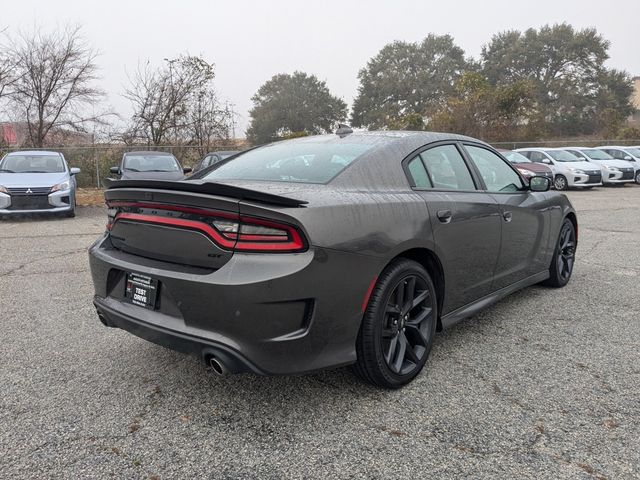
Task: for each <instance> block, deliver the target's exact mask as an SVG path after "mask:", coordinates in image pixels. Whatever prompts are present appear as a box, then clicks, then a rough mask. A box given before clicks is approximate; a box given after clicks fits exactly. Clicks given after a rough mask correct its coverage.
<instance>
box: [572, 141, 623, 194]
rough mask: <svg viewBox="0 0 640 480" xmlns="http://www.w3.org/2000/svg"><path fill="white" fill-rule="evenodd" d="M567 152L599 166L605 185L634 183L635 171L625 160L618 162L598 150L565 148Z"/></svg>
mask: <svg viewBox="0 0 640 480" xmlns="http://www.w3.org/2000/svg"><path fill="white" fill-rule="evenodd" d="M565 150H566V151H567V152H570V153H572V154H574V155H575V156H576V157H578V158H580V159H583V160H586V161H587V162H591V163H592V164H594V165H598V167H600V170H601V171H602V183H603V184H604V185H616V184H618V185H620V184H621V185H624V184H625V183H629V182H633V181H634V179H635V169H634V168H633V167H632V166H631V165H630V164H629V162H628V161H625V160H616V159H615V158H613V157H612V156H611V155H609V154H608V153H607V152H603V151H602V150H599V149H597V148H586V147H565Z"/></svg>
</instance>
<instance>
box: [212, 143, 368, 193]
mask: <svg viewBox="0 0 640 480" xmlns="http://www.w3.org/2000/svg"><path fill="white" fill-rule="evenodd" d="M372 146H373V145H371V144H361V143H329V142H309V141H305V142H296V141H292V142H286V141H285V142H279V143H272V144H270V145H265V146H264V147H260V148H256V149H253V150H249V151H248V152H245V153H241V154H240V155H238V156H237V157H235V158H233V159H231V160H229V161H228V162H223V163H220V164H219V166H218V167H217V168H215V169H214V170H212V171H211V172H209V173H208V174H207V175H206V176H205V177H203V179H204V180H257V181H277V182H300V183H327V182H328V181H329V180H331V179H332V178H333V177H335V176H336V175H337V174H338V173H340V172H341V171H342V170H343V169H344V168H345V167H346V166H347V165H349V164H350V163H351V162H353V161H354V160H355V159H356V158H358V157H359V156H360V155H362V154H363V153H364V152H366V151H367V150H369V149H370V148H371V147H372Z"/></svg>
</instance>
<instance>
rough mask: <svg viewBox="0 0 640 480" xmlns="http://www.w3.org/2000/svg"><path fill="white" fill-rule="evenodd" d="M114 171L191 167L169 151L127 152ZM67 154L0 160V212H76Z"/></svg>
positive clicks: (138, 176)
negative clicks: (181, 162)
mask: <svg viewBox="0 0 640 480" xmlns="http://www.w3.org/2000/svg"><path fill="white" fill-rule="evenodd" d="M237 153H239V152H238V151H231V150H227V151H222V152H210V153H207V155H205V157H204V158H203V159H202V160H200V161H199V162H198V163H197V164H196V167H195V168H194V169H193V170H194V171H199V170H204V169H205V168H208V167H210V166H212V165H215V164H216V163H219V162H221V161H222V160H224V159H226V158H229V157H231V156H232V155H235V154H237ZM110 171H111V173H112V174H114V175H116V176H117V177H118V178H119V179H121V180H181V179H183V178H184V176H185V174H187V173H190V172H191V171H192V169H191V168H189V167H182V165H180V162H179V161H178V159H177V158H176V157H175V156H174V155H172V154H171V153H167V152H154V151H137V152H126V153H125V154H124V155H123V156H122V160H121V162H120V164H119V165H118V166H115V167H111V169H110ZM78 173H80V169H79V168H70V167H69V165H68V164H67V161H66V159H65V158H64V155H63V154H62V153H60V152H53V151H40V150H37V151H18V152H11V153H8V154H6V155H5V156H4V157H3V158H2V160H0V215H10V214H25V213H52V214H53V213H55V214H60V215H65V216H68V217H73V216H75V211H76V187H77V183H76V179H75V176H76V175H77V174H78Z"/></svg>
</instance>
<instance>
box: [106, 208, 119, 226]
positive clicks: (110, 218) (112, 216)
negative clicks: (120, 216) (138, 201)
mask: <svg viewBox="0 0 640 480" xmlns="http://www.w3.org/2000/svg"><path fill="white" fill-rule="evenodd" d="M117 213H118V209H117V208H112V207H109V208H108V209H107V231H111V228H112V227H113V222H115V220H116V215H117Z"/></svg>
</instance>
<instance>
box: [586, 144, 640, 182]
mask: <svg viewBox="0 0 640 480" xmlns="http://www.w3.org/2000/svg"><path fill="white" fill-rule="evenodd" d="M596 148H599V149H600V150H603V151H605V152H607V153H608V154H609V155H611V156H612V157H613V158H615V159H616V160H624V161H626V162H629V163H631V166H632V167H633V168H634V169H635V175H634V178H635V181H636V183H638V184H640V147H626V146H617V145H605V146H603V147H596Z"/></svg>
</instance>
